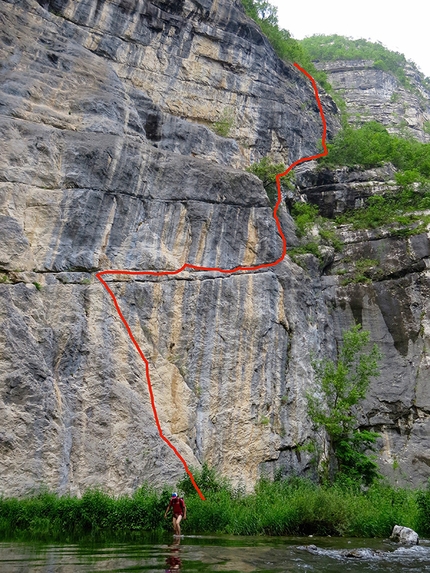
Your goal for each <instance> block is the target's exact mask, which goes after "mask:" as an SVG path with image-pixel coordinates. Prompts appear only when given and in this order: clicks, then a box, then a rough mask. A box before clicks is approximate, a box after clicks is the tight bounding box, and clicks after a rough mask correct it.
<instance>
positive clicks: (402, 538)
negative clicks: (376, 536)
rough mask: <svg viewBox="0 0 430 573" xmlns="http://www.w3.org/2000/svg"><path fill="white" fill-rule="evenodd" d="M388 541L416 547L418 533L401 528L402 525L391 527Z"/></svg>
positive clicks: (407, 528)
mask: <svg viewBox="0 0 430 573" xmlns="http://www.w3.org/2000/svg"><path fill="white" fill-rule="evenodd" d="M390 539H392V540H393V541H397V542H398V543H403V544H405V545H418V543H419V537H418V533H416V532H415V531H414V530H413V529H410V528H409V527H403V526H402V525H395V526H394V527H393V531H392V533H391V536H390Z"/></svg>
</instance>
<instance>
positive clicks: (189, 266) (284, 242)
mask: <svg viewBox="0 0 430 573" xmlns="http://www.w3.org/2000/svg"><path fill="white" fill-rule="evenodd" d="M294 66H295V67H296V68H297V69H298V70H299V71H300V72H302V74H304V75H305V76H306V77H307V78H308V79H309V80H310V81H311V83H312V87H313V90H314V95H315V99H316V102H317V104H318V108H319V112H320V115H321V120H322V125H323V132H322V137H321V143H322V147H323V150H324V151H323V152H322V153H318V154H316V155H311V156H309V157H302V158H301V159H297V160H296V161H294V162H293V163H292V164H291V165H290V166H289V167H288V168H287V169H286V170H285V171H284V172H283V173H278V175H277V176H276V186H277V189H278V200H277V202H276V205H275V207H274V209H273V217H274V219H275V222H276V227H277V229H278V233H279V236H280V237H281V240H282V254H281V256H280V257H279V258H278V259H276V260H275V261H273V262H271V263H263V264H260V265H254V266H248V267H244V266H240V265H239V266H237V267H234V268H233V269H222V268H219V267H203V266H200V265H192V264H189V263H184V264H183V265H182V267H180V268H179V269H176V270H174V271H126V270H119V269H118V270H106V271H100V272H98V273H96V277H97V279H98V280H99V281H100V282H101V283H102V285H103V286H104V288H105V289H106V291H107V292H108V294H109V295H110V297H111V298H112V300H113V304H114V306H115V308H116V311H117V312H118V315H119V317H120V319H121V321H122V322H123V324H124V326H125V328H126V330H127V332H128V335H129V336H130V339H131V341H132V342H133V344H134V346H135V348H136V350H137V352H138V353H139V355H140V357H141V358H142V360H143V362H144V364H145V372H146V381H147V384H148V391H149V396H150V400H151V408H152V413H153V416H154V420H155V423H156V425H157V429H158V433H159V435H160V438H161V439H162V440H163V441H164V442H165V443H166V444H167V445H168V446H169V448H170V449H171V450H173V452H174V453H175V454H176V456H177V457H178V458H179V460H180V461H181V462H182V465H183V466H184V469H185V471H186V472H187V474H188V476H189V477H190V480H191V482H192V484H193V486H194V488H195V489H196V491H197V493H198V494H199V496H200V497H201V499H205V497H204V495H203V494H202V492H201V491H200V489H199V487H198V485H197V484H196V482H195V480H194V477H193V475H192V473H191V471H190V470H189V469H188V465H187V463H186V461H185V460H184V458H183V457H182V456H181V454H180V453H179V452H178V450H177V449H176V447H175V446H174V445H173V444H172V443H171V442H170V440H169V439H168V438H166V436H165V435H164V434H163V430H162V428H161V424H160V420H159V418H158V413H157V408H156V406H155V399H154V393H153V389H152V383H151V377H150V372H149V362H148V359H147V358H146V356H145V355H144V353H143V351H142V349H141V348H140V346H139V344H138V342H137V340H136V339H135V337H134V336H133V333H132V331H131V328H130V326H129V324H128V322H127V320H126V319H125V316H124V315H123V313H122V311H121V309H120V307H119V304H118V301H117V299H116V297H115V295H114V293H113V292H112V290H111V288H110V287H109V285H108V283H107V282H106V281H105V280H104V279H103V278H102V277H103V276H104V275H147V276H163V275H165V276H166V275H167V276H172V275H178V274H180V273H182V272H183V271H185V270H186V269H193V270H195V271H209V272H219V273H225V274H233V273H237V272H240V271H256V270H259V269H266V268H270V267H275V266H277V265H278V264H279V263H281V262H282V261H283V260H284V258H285V256H286V254H287V240H286V238H285V235H284V233H283V231H282V227H281V224H280V221H279V219H278V216H277V211H278V209H279V206H280V205H281V202H282V194H281V178H282V177H285V176H286V175H287V174H288V173H289V172H290V171H291V170H292V169H294V167H296V166H297V165H299V164H300V163H304V162H305V161H311V160H313V159H318V158H319V157H324V156H325V155H328V150H327V145H326V135H327V123H326V120H325V116H324V110H323V108H322V104H321V100H320V96H319V93H318V88H317V85H316V82H315V80H314V78H313V77H312V76H311V75H310V74H309V73H308V72H307V71H306V70H304V69H303V68H301V67H300V66H299V65H298V64H296V63H295V64H294Z"/></svg>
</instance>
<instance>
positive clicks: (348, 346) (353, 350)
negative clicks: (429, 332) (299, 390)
mask: <svg viewBox="0 0 430 573" xmlns="http://www.w3.org/2000/svg"><path fill="white" fill-rule="evenodd" d="M368 344H369V332H368V331H366V330H362V329H361V325H356V326H353V327H352V328H351V329H350V330H347V331H345V332H344V333H343V340H342V345H341V348H340V351H339V353H338V358H337V360H328V359H324V360H320V361H318V362H315V363H314V364H313V368H314V371H315V377H316V390H315V392H313V393H310V392H309V393H307V401H308V415H309V417H310V419H311V420H312V422H313V426H314V430H315V431H321V430H323V431H325V434H326V438H327V442H328V450H327V451H326V452H324V453H321V452H319V454H320V455H319V456H318V457H319V459H318V462H319V466H320V470H321V477H322V479H323V480H325V481H327V480H328V481H335V480H338V479H339V478H341V479H345V478H346V479H349V480H353V481H354V482H359V483H364V484H366V485H369V484H371V483H372V482H374V481H375V480H376V479H378V478H379V477H380V474H379V472H378V466H377V465H376V463H375V462H374V461H373V459H372V457H371V456H369V455H367V454H366V453H365V452H366V451H369V450H373V449H374V445H375V442H376V439H377V438H378V437H379V434H377V433H375V432H369V431H367V430H362V431H360V430H358V429H357V419H356V415H355V414H354V410H353V407H354V406H355V405H356V404H357V403H358V402H359V401H360V400H363V399H364V398H365V396H366V392H367V389H368V387H369V383H370V379H371V378H372V377H375V376H378V375H379V370H378V362H379V360H380V359H381V353H380V351H379V349H378V347H377V345H376V344H375V345H374V346H373V347H372V348H371V349H370V351H369V352H366V351H365V348H366V347H367V346H368Z"/></svg>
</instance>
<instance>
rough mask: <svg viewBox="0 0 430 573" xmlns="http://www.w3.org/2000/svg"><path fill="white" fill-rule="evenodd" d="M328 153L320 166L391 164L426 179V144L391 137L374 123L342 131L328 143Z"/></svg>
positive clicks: (429, 146)
mask: <svg viewBox="0 0 430 573" xmlns="http://www.w3.org/2000/svg"><path fill="white" fill-rule="evenodd" d="M328 150H329V153H328V155H327V156H326V157H323V158H321V159H320V160H319V163H320V164H322V165H330V166H354V165H362V166H363V167H365V168H372V167H377V166H379V165H382V164H383V163H386V162H391V163H392V164H393V165H394V166H395V167H396V168H397V169H399V170H401V171H410V172H414V173H415V174H416V178H419V177H421V178H430V143H420V142H419V141H416V140H415V139H405V138H402V137H398V136H396V135H391V134H389V133H388V131H387V130H386V128H385V127H384V126H383V125H381V124H380V123H377V122H376V121H370V122H368V123H366V124H364V125H363V126H362V127H360V128H359V129H354V128H353V127H349V126H348V127H346V128H344V129H342V130H341V131H340V132H339V133H338V134H337V135H336V136H335V138H334V139H333V140H332V141H331V142H330V143H329V144H328Z"/></svg>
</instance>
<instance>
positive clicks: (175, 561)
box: [166, 537, 182, 573]
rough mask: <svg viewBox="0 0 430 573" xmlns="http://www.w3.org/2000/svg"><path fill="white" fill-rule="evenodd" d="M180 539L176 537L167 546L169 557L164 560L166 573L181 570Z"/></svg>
mask: <svg viewBox="0 0 430 573" xmlns="http://www.w3.org/2000/svg"><path fill="white" fill-rule="evenodd" d="M180 544H181V538H180V537H176V538H175V539H174V541H173V543H172V545H169V549H170V555H169V557H167V559H166V563H167V569H166V573H170V572H171V571H180V570H181V566H182V563H181V548H180Z"/></svg>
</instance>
